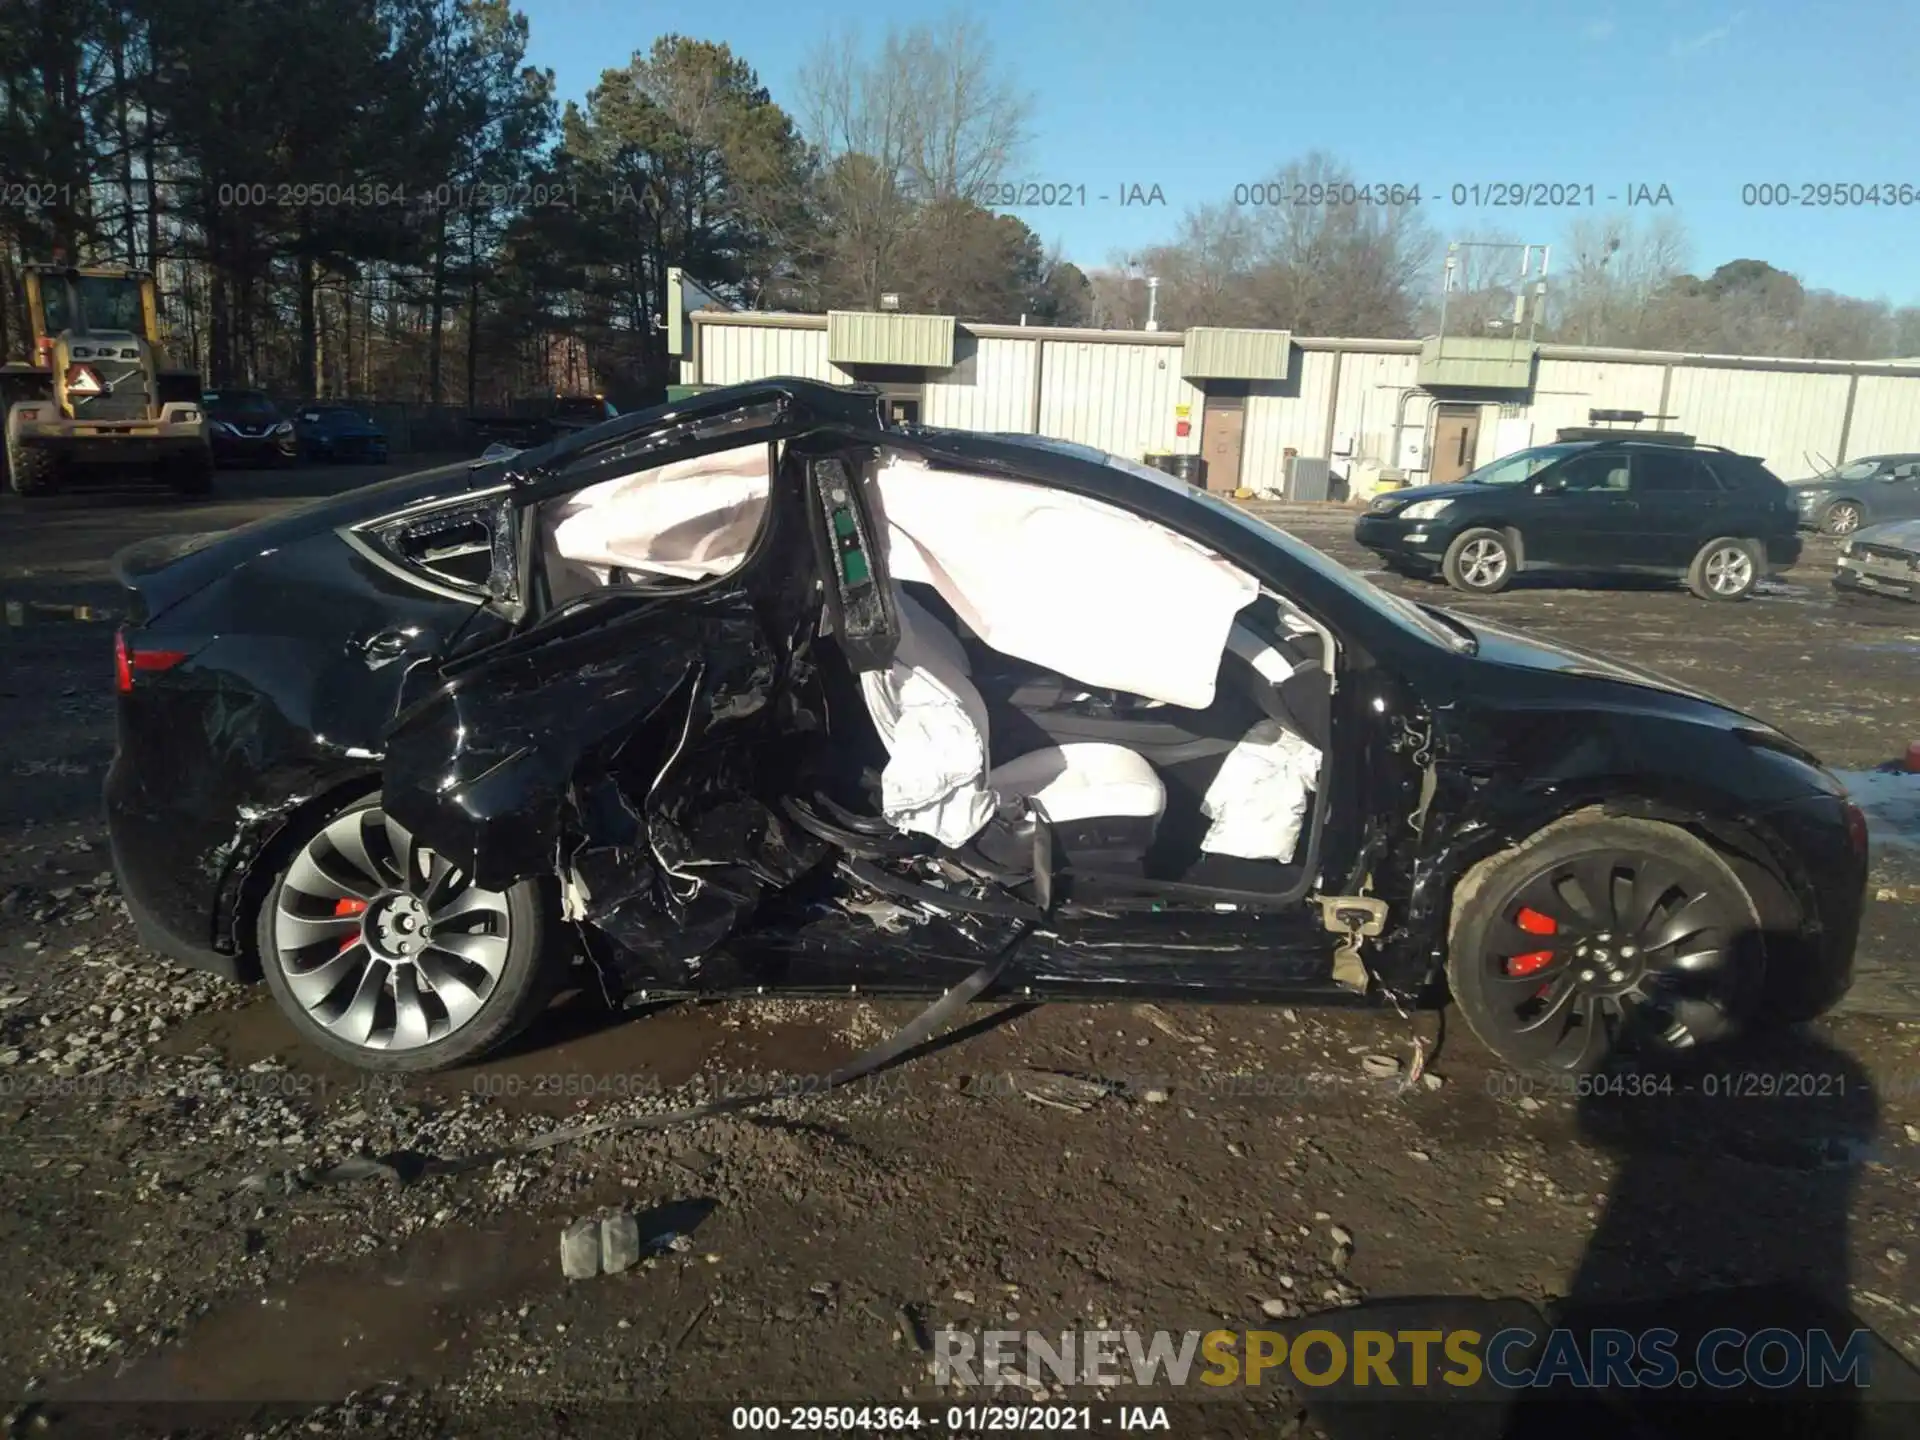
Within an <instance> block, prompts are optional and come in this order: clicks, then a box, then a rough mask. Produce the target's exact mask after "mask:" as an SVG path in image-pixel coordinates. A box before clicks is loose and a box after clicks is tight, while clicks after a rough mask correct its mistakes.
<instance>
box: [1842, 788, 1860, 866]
mask: <svg viewBox="0 0 1920 1440" xmlns="http://www.w3.org/2000/svg"><path fill="white" fill-rule="evenodd" d="M1840 808H1841V810H1842V812H1843V813H1844V814H1845V815H1846V817H1847V844H1848V845H1850V846H1852V847H1853V853H1854V854H1856V855H1864V854H1866V853H1867V814H1866V812H1865V811H1864V810H1862V809H1861V808H1860V807H1859V806H1858V805H1856V804H1854V803H1853V802H1852V801H1851V800H1846V801H1842V802H1841V806H1840Z"/></svg>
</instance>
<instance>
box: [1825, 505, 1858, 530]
mask: <svg viewBox="0 0 1920 1440" xmlns="http://www.w3.org/2000/svg"><path fill="white" fill-rule="evenodd" d="M1866 518H1867V517H1866V512H1865V511H1863V510H1862V509H1861V508H1860V503H1859V502H1858V501H1857V500H1836V501H1834V502H1833V504H1831V505H1829V506H1828V507H1827V513H1826V514H1824V515H1822V516H1821V517H1820V529H1821V531H1822V533H1824V534H1827V535H1851V534H1853V532H1854V531H1856V530H1858V529H1859V528H1860V525H1861V522H1862V521H1864V520H1865V519H1866Z"/></svg>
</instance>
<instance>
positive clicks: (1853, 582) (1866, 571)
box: [1833, 519, 1920, 601]
mask: <svg viewBox="0 0 1920 1440" xmlns="http://www.w3.org/2000/svg"><path fill="white" fill-rule="evenodd" d="M1833 588H1834V589H1836V590H1845V591H1851V592H1853V593H1855V594H1866V595H1888V596H1892V597H1893V598H1895V599H1899V600H1916V601H1920V519H1914V520H1889V521H1887V522H1886V523H1884V524H1881V525H1869V526H1868V527H1867V528H1866V529H1864V530H1856V531H1854V532H1853V534H1852V535H1850V536H1848V537H1847V539H1846V540H1844V541H1842V542H1841V545H1840V559H1839V562H1838V563H1837V564H1836V565H1835V566H1834V570H1833Z"/></svg>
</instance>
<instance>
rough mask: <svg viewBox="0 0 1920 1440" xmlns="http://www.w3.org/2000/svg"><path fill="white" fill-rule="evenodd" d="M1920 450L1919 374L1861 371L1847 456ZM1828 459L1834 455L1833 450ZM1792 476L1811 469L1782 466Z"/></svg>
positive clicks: (1784, 472)
mask: <svg viewBox="0 0 1920 1440" xmlns="http://www.w3.org/2000/svg"><path fill="white" fill-rule="evenodd" d="M1908 451H1920V378H1916V379H1907V378H1906V377H1904V376H1902V377H1898V378H1896V377H1894V376H1890V375H1862V376H1861V377H1860V389H1859V392H1858V393H1857V394H1855V396H1854V397H1853V428H1852V430H1850V431H1849V432H1848V434H1847V457H1848V458H1849V459H1852V460H1857V459H1859V458H1860V457H1861V456H1862V455H1884V454H1888V453H1889V452H1891V453H1893V454H1902V453H1905V452H1908ZM1825 457H1826V459H1827V460H1829V461H1831V460H1833V459H1835V458H1836V456H1835V453H1834V452H1833V451H1832V450H1829V451H1826V452H1825ZM1780 473H1781V474H1782V475H1784V476H1787V477H1788V478H1789V479H1791V478H1792V477H1793V476H1795V475H1810V474H1812V473H1813V472H1812V470H1810V469H1807V468H1804V466H1803V465H1795V466H1793V467H1792V468H1791V469H1790V470H1783V471H1781V472H1780Z"/></svg>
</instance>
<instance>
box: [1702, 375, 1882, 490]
mask: <svg viewBox="0 0 1920 1440" xmlns="http://www.w3.org/2000/svg"><path fill="white" fill-rule="evenodd" d="M1847 382H1848V377H1847V376H1845V375H1807V374H1799V375H1796V374H1793V373H1791V372H1785V371H1765V370H1715V369H1706V368H1694V367H1689V366H1678V365H1677V366H1675V367H1674V371H1673V385H1672V388H1671V389H1670V390H1669V391H1668V394H1667V410H1668V412H1669V413H1671V414H1673V415H1675V416H1676V417H1677V418H1676V419H1674V420H1670V421H1668V422H1667V423H1668V424H1669V425H1671V426H1672V427H1673V428H1675V429H1677V430H1685V431H1686V432H1687V433H1688V434H1690V435H1695V436H1698V437H1699V438H1700V439H1701V440H1702V441H1704V442H1706V443H1708V444H1713V445H1725V446H1727V447H1729V448H1730V449H1734V450H1738V451H1740V452H1741V453H1742V454H1745V455H1758V456H1759V457H1760V458H1761V459H1762V460H1764V461H1766V462H1767V465H1768V466H1769V467H1770V468H1771V469H1773V470H1774V471H1776V472H1778V473H1779V474H1782V475H1798V474H1803V473H1805V466H1806V459H1805V457H1806V455H1807V454H1808V453H1809V452H1812V453H1816V454H1821V455H1833V454H1834V453H1835V452H1836V451H1838V449H1839V448H1840V423H1841V420H1842V418H1843V417H1844V415H1845V414H1846V408H1847Z"/></svg>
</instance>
